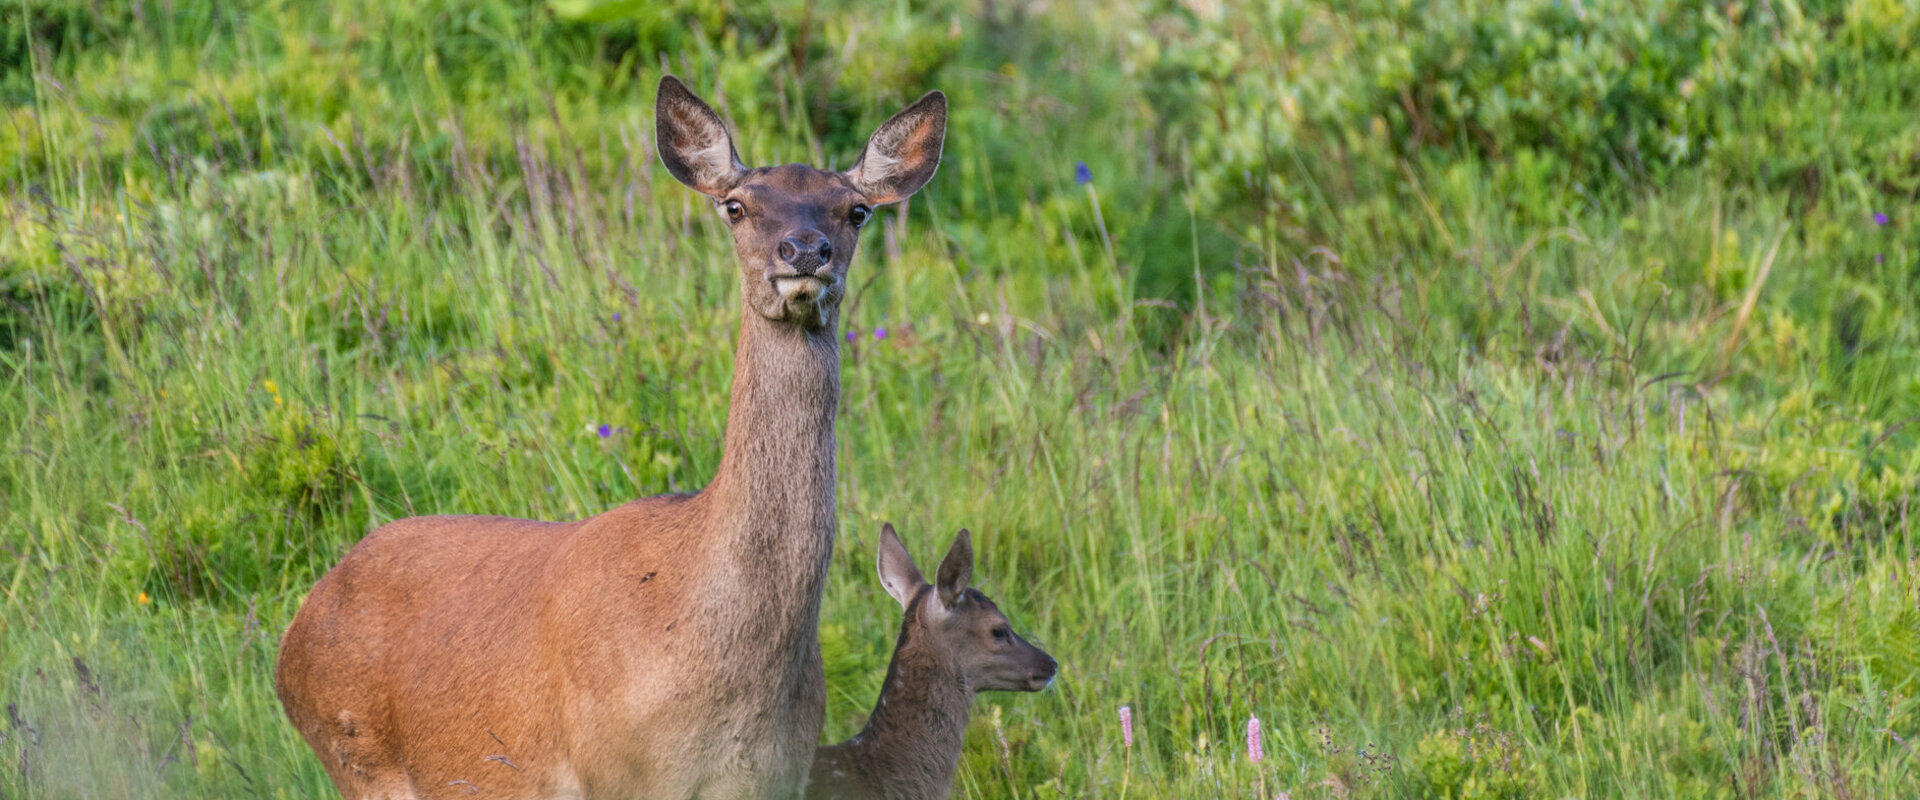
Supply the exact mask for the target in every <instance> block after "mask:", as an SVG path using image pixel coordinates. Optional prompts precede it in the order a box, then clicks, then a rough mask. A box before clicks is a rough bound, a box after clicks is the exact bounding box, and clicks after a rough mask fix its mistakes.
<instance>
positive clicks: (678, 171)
mask: <svg viewBox="0 0 1920 800" xmlns="http://www.w3.org/2000/svg"><path fill="white" fill-rule="evenodd" d="M653 137H654V140H655V144H656V145H657V146H658V147H659V149H660V161H661V163H663V164H666V165H667V171H668V172H671V173H673V177H674V178H676V179H678V180H679V181H680V182H681V183H684V184H686V185H687V186H689V187H692V188H693V190H694V191H697V192H699V193H701V194H705V195H710V196H713V197H720V196H722V195H725V194H726V193H727V190H728V189H731V188H733V185H734V183H735V182H737V181H739V179H740V175H741V174H742V173H744V172H746V171H747V167H746V165H744V164H741V163H740V153H739V151H737V150H734V149H733V137H732V136H729V135H728V134H727V123H725V122H723V121H721V119H720V115H719V114H715V113H713V109H712V108H710V107H708V106H707V104H706V103H705V102H704V101H702V100H701V99H700V98H698V97H696V96H694V94H693V92H692V91H691V90H689V89H687V85H686V84H684V83H681V82H680V79H679V78H676V77H673V76H672V75H666V76H663V77H661V78H660V95H659V97H658V98H657V99H656V100H655V101H654V104H653Z"/></svg>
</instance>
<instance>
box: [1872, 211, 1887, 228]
mask: <svg viewBox="0 0 1920 800" xmlns="http://www.w3.org/2000/svg"><path fill="white" fill-rule="evenodd" d="M1888 221H1889V220H1888V219H1887V215H1886V214H1885V213H1884V212H1880V211H1875V212H1873V224H1875V225H1878V226H1880V227H1882V228H1884V227H1887V222H1888Z"/></svg>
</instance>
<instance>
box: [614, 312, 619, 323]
mask: <svg viewBox="0 0 1920 800" xmlns="http://www.w3.org/2000/svg"><path fill="white" fill-rule="evenodd" d="M613 321H614V322H619V321H620V312H618V311H615V312H613Z"/></svg>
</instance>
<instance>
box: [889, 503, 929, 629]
mask: <svg viewBox="0 0 1920 800" xmlns="http://www.w3.org/2000/svg"><path fill="white" fill-rule="evenodd" d="M880 585H881V586H883V587H886V590H887V594H890V595H893V599H894V601H895V602H898V603H899V604H900V607H901V608H906V607H907V604H908V603H911V602H913V596H914V595H916V594H919V593H920V587H922V586H925V585H927V579H926V578H922V577H920V570H919V568H918V567H915V566H914V565H913V556H910V555H907V548H906V545H903V544H901V543H900V537H899V536H897V535H895V534H894V532H893V523H891V522H889V523H886V524H885V525H882V526H881V527H880Z"/></svg>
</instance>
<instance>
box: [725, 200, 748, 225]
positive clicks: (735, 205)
mask: <svg viewBox="0 0 1920 800" xmlns="http://www.w3.org/2000/svg"><path fill="white" fill-rule="evenodd" d="M746 218H747V207H746V206H744V205H741V204H740V201H738V200H728V201H727V221H728V222H739V221H740V220H743V219H746Z"/></svg>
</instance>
